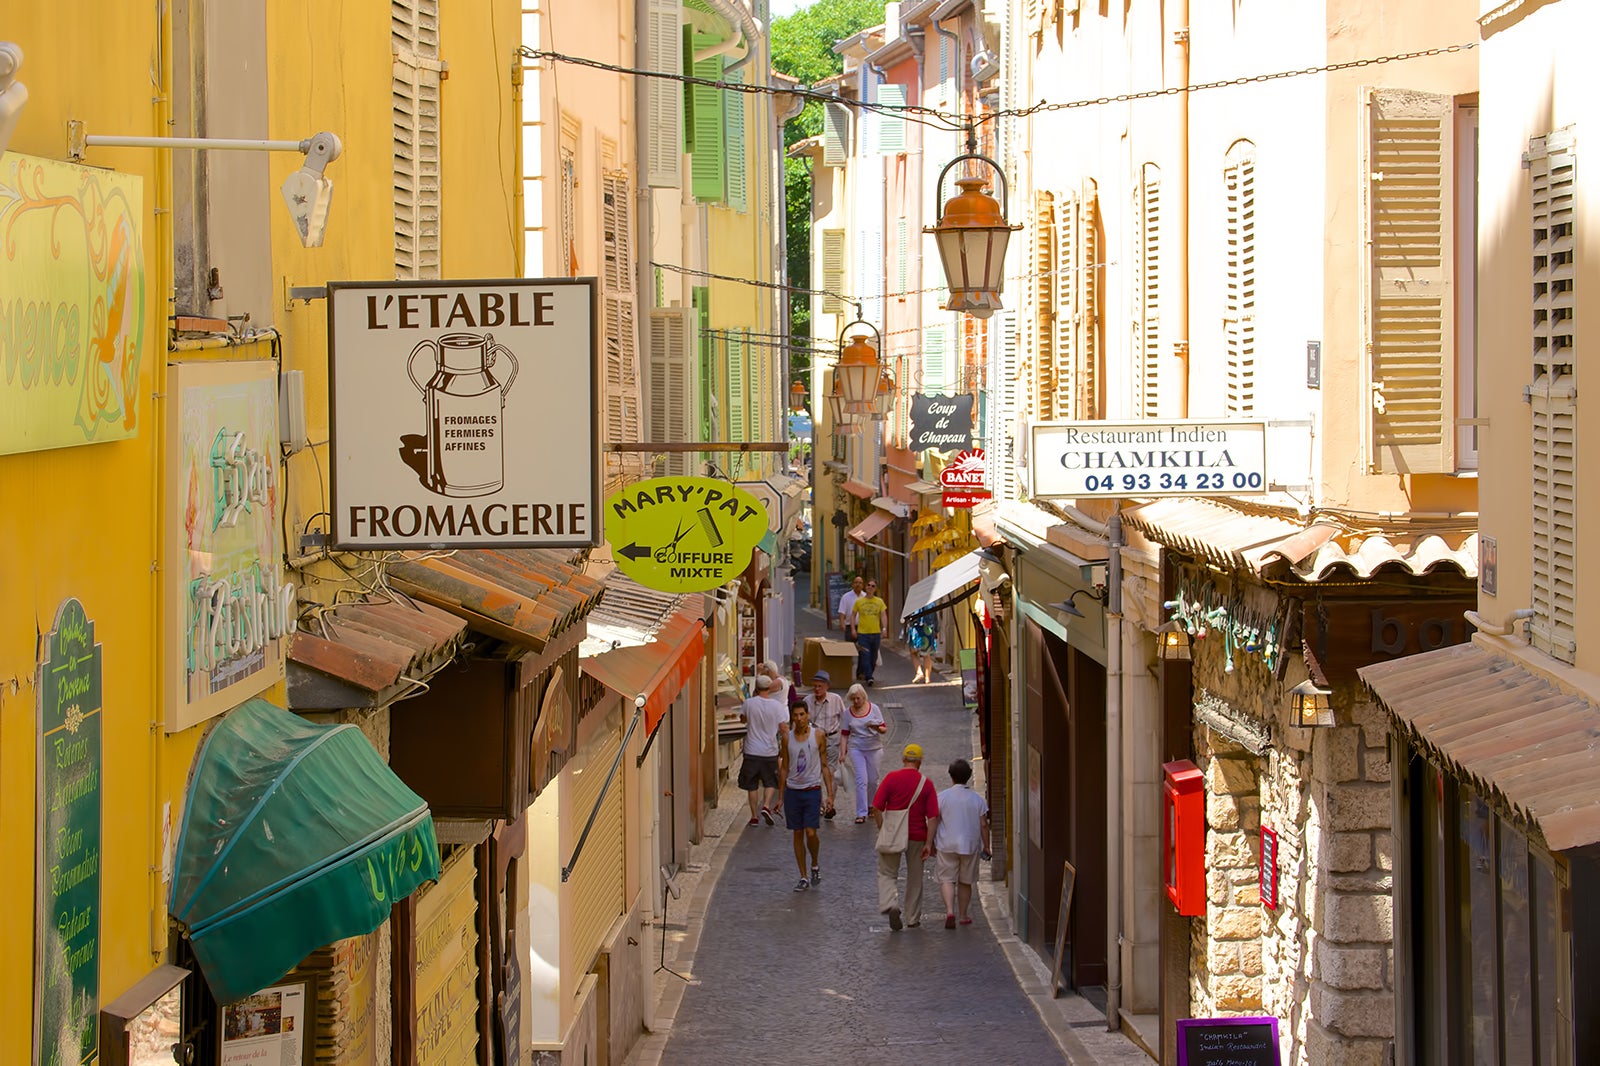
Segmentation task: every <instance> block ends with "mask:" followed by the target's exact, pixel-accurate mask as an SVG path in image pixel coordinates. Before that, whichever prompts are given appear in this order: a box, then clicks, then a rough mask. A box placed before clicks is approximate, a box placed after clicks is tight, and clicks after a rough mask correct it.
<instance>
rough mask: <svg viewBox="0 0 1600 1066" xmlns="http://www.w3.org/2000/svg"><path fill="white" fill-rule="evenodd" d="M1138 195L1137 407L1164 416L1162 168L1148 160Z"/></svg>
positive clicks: (1141, 413) (1141, 172) (1147, 415)
mask: <svg viewBox="0 0 1600 1066" xmlns="http://www.w3.org/2000/svg"><path fill="white" fill-rule="evenodd" d="M1137 195H1138V197H1139V202H1138V209H1137V213H1136V214H1135V216H1134V224H1135V225H1136V226H1138V234H1137V236H1136V239H1135V242H1134V247H1135V250H1136V252H1137V254H1138V256H1139V260H1138V272H1139V273H1138V280H1137V281H1136V283H1135V284H1136V287H1137V292H1136V293H1135V294H1134V295H1135V298H1136V299H1137V300H1138V301H1139V307H1138V312H1137V314H1136V315H1135V317H1134V322H1133V326H1134V331H1135V343H1134V350H1135V352H1136V353H1137V354H1138V359H1139V367H1138V371H1139V381H1138V396H1137V397H1136V404H1135V410H1136V411H1137V413H1138V415H1139V417H1140V418H1160V417H1161V168H1160V167H1158V166H1156V165H1155V164H1153V163H1146V164H1145V165H1144V166H1143V167H1141V168H1140V169H1139V188H1138V191H1137Z"/></svg>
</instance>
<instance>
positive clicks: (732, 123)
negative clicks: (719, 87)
mask: <svg viewBox="0 0 1600 1066" xmlns="http://www.w3.org/2000/svg"><path fill="white" fill-rule="evenodd" d="M726 80H727V81H729V82H732V83H733V84H735V85H743V84H744V71H742V70H734V71H729V72H728V75H727V79H726ZM722 95H723V108H724V110H725V111H726V112H727V118H728V131H727V152H726V154H727V158H728V206H729V207H730V208H732V209H733V210H735V211H738V212H739V213H740V214H743V213H744V212H745V211H747V210H748V209H749V192H748V176H747V175H746V173H745V151H744V133H745V129H744V93H742V92H739V91H738V90H736V89H724V90H723V93H722Z"/></svg>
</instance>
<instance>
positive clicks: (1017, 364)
mask: <svg viewBox="0 0 1600 1066" xmlns="http://www.w3.org/2000/svg"><path fill="white" fill-rule="evenodd" d="M995 320H996V321H997V322H998V323H999V331H1000V381H999V382H998V388H996V389H995V390H994V391H993V392H992V393H991V396H993V397H995V398H996V399H997V401H998V402H997V405H996V406H997V410H996V411H995V414H994V416H993V425H994V429H993V431H992V433H993V435H994V437H995V438H996V439H997V440H998V441H999V443H1000V447H999V448H996V449H995V452H996V454H995V455H993V456H991V457H990V459H989V469H990V471H991V476H990V479H989V484H990V485H992V486H994V494H995V496H996V497H997V498H999V499H1002V500H1015V499H1017V498H1018V496H1019V478H1018V470H1017V460H1018V458H1020V452H1021V449H1020V447H1019V446H1018V440H1017V437H1018V435H1019V433H1020V432H1021V421H1020V419H1019V418H1018V414H1019V412H1018V410H1017V401H1018V400H1019V399H1020V398H1021V395H1022V390H1021V389H1019V388H1018V387H1017V385H1018V383H1017V378H1018V376H1019V375H1020V373H1021V358H1020V351H1019V350H1020V348H1021V339H1022V338H1021V335H1020V333H1021V322H1020V321H1019V318H1018V315H1017V312H1015V311H1001V312H999V313H998V314H996V315H995Z"/></svg>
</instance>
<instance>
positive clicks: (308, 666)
mask: <svg viewBox="0 0 1600 1066" xmlns="http://www.w3.org/2000/svg"><path fill="white" fill-rule="evenodd" d="M466 628H467V624H466V623H465V622H463V621H462V620H461V619H459V618H456V617H455V616H454V615H451V614H448V613H446V612H445V611H441V610H439V609H438V608H436V607H430V606H429V605H428V604H426V603H416V602H407V601H405V600H399V599H396V600H392V601H381V602H380V601H374V600H366V601H362V602H359V603H346V604H341V605H340V606H338V607H335V608H333V609H331V610H327V611H321V612H319V613H318V614H317V615H316V617H315V619H314V620H313V621H312V622H311V623H309V625H308V626H307V627H305V628H302V629H300V630H298V631H296V632H295V634H294V635H293V636H292V637H291V638H290V639H289V707H290V708H291V709H292V710H328V709H333V708H346V707H376V706H381V705H382V704H384V703H388V702H389V701H390V700H393V699H394V698H395V697H396V696H399V695H402V694H404V693H405V692H406V691H407V690H409V689H411V688H414V687H416V686H415V684H413V683H414V682H420V681H423V680H425V679H427V678H428V677H429V676H430V675H432V674H433V673H434V672H435V671H437V670H438V669H439V668H440V667H442V666H444V665H445V664H446V663H448V662H449V661H450V660H451V659H452V658H454V657H455V654H456V651H457V650H458V649H459V648H460V647H461V636H462V634H463V633H464V632H466Z"/></svg>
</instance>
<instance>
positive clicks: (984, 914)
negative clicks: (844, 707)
mask: <svg viewBox="0 0 1600 1066" xmlns="http://www.w3.org/2000/svg"><path fill="white" fill-rule="evenodd" d="M798 613H799V617H798V618H797V620H796V621H797V624H798V627H799V629H800V631H801V634H802V637H803V636H804V635H807V634H808V633H820V632H821V631H822V623H821V618H820V616H819V615H818V614H817V613H816V612H815V611H812V610H809V609H802V610H801V611H800V612H798ZM911 675H912V667H911V666H910V664H909V663H908V662H907V661H906V660H905V659H904V658H903V657H901V656H900V655H898V654H896V653H895V652H894V651H893V650H891V649H889V648H885V650H884V663H883V666H882V667H881V668H880V669H879V670H878V685H877V687H876V688H874V689H872V690H871V695H872V697H873V699H874V700H875V701H876V702H877V703H878V704H879V705H880V706H881V707H883V709H884V714H885V716H886V717H887V718H888V719H889V722H890V732H889V735H888V737H887V738H886V741H885V745H886V746H885V750H884V759H883V769H884V771H885V772H886V771H887V770H889V769H892V768H895V767H898V766H899V765H900V760H899V753H900V750H901V748H902V747H904V745H905V744H906V743H908V742H910V741H916V742H917V743H919V744H921V745H922V746H923V748H924V750H925V753H926V758H925V761H924V763H923V770H924V772H925V773H927V774H928V775H929V777H930V779H931V780H932V781H933V783H934V784H935V785H937V786H938V787H939V788H941V789H943V788H945V787H948V785H949V783H950V782H949V776H948V774H947V772H946V767H947V766H948V765H949V763H950V761H951V760H952V759H954V758H956V757H958V756H959V757H965V758H969V759H970V758H971V757H972V753H973V751H974V750H975V747H976V745H975V743H974V741H975V737H976V734H975V731H974V718H973V715H972V713H971V712H969V711H967V710H965V709H964V708H963V707H962V706H961V691H960V685H959V682H958V681H957V680H955V679H954V678H949V679H946V680H942V681H939V682H935V683H933V684H916V685H912V684H910V678H911ZM976 765H977V767H978V770H979V772H980V773H981V769H982V766H981V763H977V764H976ZM974 783H975V784H978V781H977V780H976V779H975V781H974ZM980 787H981V786H980ZM838 807H839V811H840V815H839V817H838V818H836V819H834V820H832V821H827V820H824V822H823V824H822V830H821V833H822V852H821V867H822V883H821V884H820V885H819V886H816V887H814V888H812V889H811V890H809V891H806V892H799V893H797V892H795V891H793V889H794V884H795V881H796V880H797V879H798V877H799V873H798V871H797V869H796V867H795V863H794V854H793V850H792V839H793V838H792V834H791V833H790V832H789V831H788V830H787V829H785V828H784V827H783V825H782V823H781V820H780V823H779V824H778V825H777V826H771V827H769V826H766V825H764V824H763V825H759V826H746V825H745V821H746V819H747V817H748V808H747V807H746V806H745V802H744V795H743V793H741V792H739V791H737V788H736V787H735V786H733V785H732V784H731V783H730V786H729V787H728V788H727V789H725V790H724V791H723V793H722V796H721V798H720V801H719V806H718V808H717V810H716V811H714V812H713V814H714V815H716V816H717V817H716V819H715V824H714V825H713V826H711V827H708V829H710V830H711V831H719V830H720V834H721V835H720V836H718V837H716V838H712V837H711V835H710V832H708V839H707V841H706V842H705V844H703V845H702V846H701V847H700V848H697V849H696V852H697V854H694V855H692V856H691V862H690V866H689V869H688V870H687V871H685V873H684V874H683V875H682V876H680V879H679V884H680V887H681V888H683V889H685V892H684V897H685V898H684V899H682V900H680V901H678V902H675V903H673V904H671V905H669V923H668V931H667V932H668V952H667V965H668V966H669V967H670V968H671V969H673V970H676V971H678V972H679V973H682V974H684V975H686V976H687V977H688V978H689V980H688V981H687V982H685V981H682V980H680V979H679V978H678V977H677V976H676V975H674V974H673V973H670V972H667V971H660V972H658V973H657V974H656V989H657V993H658V1000H657V1003H656V1004H655V1011H654V1012H653V1021H652V1030H653V1031H652V1033H650V1034H648V1035H647V1036H646V1037H645V1038H644V1039H643V1040H642V1041H641V1042H640V1043H639V1044H638V1045H637V1046H636V1047H635V1048H634V1050H633V1053H632V1054H631V1055H630V1056H629V1060H628V1061H629V1062H633V1063H639V1064H641V1066H648V1064H654V1063H665V1064H698V1063H710V1062H732V1061H751V1060H755V1059H758V1058H773V1059H776V1060H777V1061H779V1062H782V1063H784V1064H786V1066H787V1064H792V1063H811V1062H830V1063H831V1062H848V1063H852V1064H854V1063H862V1064H880V1063H881V1064H885V1066H888V1064H899V1063H906V1064H911V1063H916V1064H919V1066H933V1064H938V1063H946V1062H949V1063H954V1062H967V1061H984V1060H987V1061H989V1062H992V1063H1051V1062H1070V1063H1119V1064H1120V1063H1127V1064H1130V1066H1134V1064H1138V1066H1147V1064H1148V1063H1149V1062H1150V1059H1149V1058H1148V1057H1146V1056H1145V1055H1144V1054H1143V1053H1142V1052H1141V1051H1139V1050H1138V1049H1136V1048H1134V1046H1133V1045H1132V1044H1131V1043H1130V1042H1129V1041H1127V1040H1126V1039H1125V1038H1123V1037H1122V1036H1120V1035H1119V1034H1115V1033H1106V1032H1105V1031H1104V1021H1103V1018H1102V1017H1101V1016H1100V1015H1099V1014H1098V1012H1097V1011H1096V1010H1095V1009H1094V1008H1093V1007H1092V1006H1090V1005H1089V1004H1088V1003H1086V1002H1085V1001H1083V1000H1082V999H1079V998H1078V997H1076V996H1064V997H1062V998H1061V999H1053V998H1052V997H1050V996H1049V995H1048V993H1047V992H1046V991H1045V984H1046V982H1047V980H1048V976H1047V973H1046V972H1044V971H1043V968H1042V964H1041V963H1040V961H1039V960H1038V957H1037V956H1036V955H1035V954H1034V953H1033V952H1032V951H1031V950H1030V949H1028V948H1027V947H1026V946H1024V945H1022V944H1020V943H1019V942H1018V941H1017V940H1016V938H1015V937H1012V936H1011V935H1010V932H1009V923H1008V921H1007V919H1006V917H1005V914H1004V909H1003V907H1002V906H1001V899H1002V895H1003V892H1002V891H1000V886H986V887H985V888H984V890H983V891H982V893H981V906H980V900H977V899H975V900H974V903H973V917H974V922H973V924H972V925H969V926H965V927H957V928H956V929H954V930H946V929H945V928H944V920H943V919H944V906H943V903H942V901H941V899H940V896H939V891H938V886H937V885H936V884H935V883H934V881H933V878H932V867H933V864H932V863H929V864H928V871H927V883H926V887H925V890H924V897H923V900H924V902H923V924H922V925H921V926H920V927H916V928H906V929H904V930H901V931H899V932H891V931H890V930H889V927H888V921H887V919H886V918H885V917H884V916H883V915H881V914H879V913H878V910H877V891H876V867H875V860H876V853H875V851H874V849H873V840H874V829H873V826H872V823H871V822H870V821H869V822H867V823H866V824H864V825H856V824H854V820H853V818H852V813H853V812H852V811H851V810H850V807H849V805H848V803H847V801H846V791H845V787H844V785H843V784H841V786H840V791H839V795H838ZM986 876H987V869H986V868H985V869H984V870H983V872H982V873H981V874H980V877H986ZM902 877H903V874H902ZM680 923H682V924H681V926H680ZM674 927H679V928H674ZM656 950H659V947H656ZM1096 1030H1098V1031H1096Z"/></svg>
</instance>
